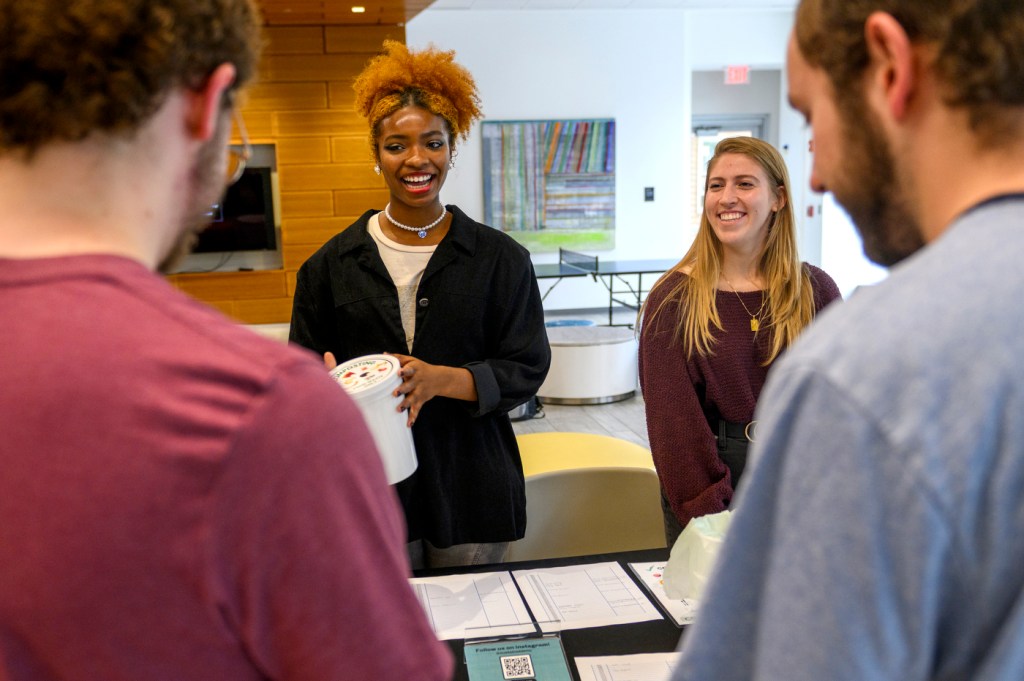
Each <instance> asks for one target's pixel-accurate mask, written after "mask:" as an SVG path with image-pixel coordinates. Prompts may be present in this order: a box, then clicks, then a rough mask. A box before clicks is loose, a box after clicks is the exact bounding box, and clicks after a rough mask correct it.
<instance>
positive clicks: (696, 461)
mask: <svg viewBox="0 0 1024 681" xmlns="http://www.w3.org/2000/svg"><path fill="white" fill-rule="evenodd" d="M806 267H807V268H808V270H809V272H810V275H811V283H812V286H813V288H814V303H815V309H816V310H821V308H822V307H824V306H825V305H827V304H828V303H830V302H832V301H833V300H836V299H837V298H839V297H840V295H839V289H838V287H837V286H836V284H835V282H834V281H832V278H831V277H829V276H828V275H827V274H825V272H824V271H822V270H820V269H818V268H817V267H814V266H813V265H806ZM685 276H686V275H685V274H682V273H681V272H677V273H673V274H672V275H670V277H669V278H667V279H666V280H665V281H664V282H662V284H661V285H660V286H658V287H656V288H655V290H653V291H651V294H650V297H649V299H648V301H647V310H648V311H649V312H648V313H647V314H646V315H645V319H644V323H643V325H642V327H641V333H640V355H639V369H640V387H641V389H642V391H643V395H644V402H645V406H646V410H647V433H648V436H649V439H650V444H651V453H652V454H653V456H654V465H655V467H656V468H657V469H658V477H659V478H660V480H661V488H662V491H663V492H664V493H665V496H666V497H667V498H668V500H669V503H671V505H672V509H673V510H674V511H675V514H676V517H677V518H678V519H679V522H680V523H681V524H682V525H683V527H685V526H686V524H687V523H688V522H690V519H691V518H696V517H699V516H702V515H707V514H709V513H717V512H719V511H723V510H725V509H726V508H727V507H728V505H729V502H730V501H731V500H732V494H733V488H732V483H731V482H730V479H729V469H728V468H727V467H726V465H725V464H724V463H722V460H721V459H720V458H719V457H718V448H717V445H716V438H717V433H716V432H715V433H713V432H712V430H711V426H710V425H709V423H708V417H711V418H714V417H715V415H717V417H718V418H721V419H724V420H726V421H731V422H733V423H747V422H749V421H750V420H751V419H753V416H754V407H755V406H756V404H757V398H758V396H759V395H760V394H761V388H762V387H763V386H764V381H765V378H766V376H767V374H768V369H769V367H766V366H763V362H764V359H765V357H766V356H767V353H768V351H769V350H770V340H771V334H770V333H767V332H766V331H765V329H766V327H767V323H766V322H765V321H762V324H761V331H759V332H758V333H757V334H756V336H755V334H754V332H753V331H751V329H750V316H751V314H756V313H757V311H758V309H759V308H760V307H761V301H762V292H761V291H750V292H746V293H739V294H736V293H733V292H732V291H718V293H717V294H716V297H715V304H716V305H717V306H718V314H719V316H720V317H721V320H722V326H723V327H725V331H724V332H719V331H717V330H713V333H714V336H715V338H716V342H715V344H714V346H713V348H712V349H713V352H714V354H713V355H708V356H701V355H698V354H697V353H694V356H693V357H691V358H690V359H689V361H687V359H686V353H685V351H684V350H683V348H682V346H681V345H680V343H679V342H677V341H673V340H672V337H673V334H674V329H675V325H676V323H677V320H678V319H679V309H678V305H677V304H675V303H669V304H667V305H666V306H665V307H664V309H662V311H661V313H660V314H658V315H657V316H656V317H654V319H653V320H649V319H648V317H647V315H649V314H650V313H651V312H653V311H654V310H657V309H658V306H659V305H661V302H662V300H663V299H664V297H665V295H666V294H668V292H669V291H671V289H672V288H673V287H674V285H675V284H676V283H677V282H678V281H679V278H680V277H685ZM741 298H742V303H741V302H740V299H741ZM744 305H746V309H744V307H743V306H744ZM748 310H749V313H748ZM763 318H764V315H763V314H762V319H763Z"/></svg>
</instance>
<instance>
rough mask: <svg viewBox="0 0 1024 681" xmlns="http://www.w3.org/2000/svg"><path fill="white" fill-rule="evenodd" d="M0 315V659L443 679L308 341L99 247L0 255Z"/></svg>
mask: <svg viewBox="0 0 1024 681" xmlns="http://www.w3.org/2000/svg"><path fill="white" fill-rule="evenodd" d="M0 319H2V320H3V322H2V323H0V376H2V377H3V380H4V387H3V389H2V390H0V434H2V435H0V471H2V472H0V677H2V678H3V679H8V680H10V681H21V680H27V679H32V680H33V681H49V680H57V679H103V680H104V681H120V680H128V679H147V681H159V680H167V681H171V680H173V681H180V680H182V679H218V681H236V680H237V681H242V680H245V681H248V680H251V679H359V680H360V681H364V680H365V679H385V678H396V679H397V678H401V679H446V678H448V677H449V675H450V672H451V668H452V667H451V665H452V661H451V656H450V654H449V653H448V651H447V648H445V647H444V646H443V645H441V644H439V643H438V642H437V640H436V638H435V636H434V635H433V632H432V631H431V628H430V626H429V624H428V623H427V621H426V618H425V616H424V614H423V612H422V609H421V607H420V605H419V603H418V601H417V600H416V597H415V595H414V594H413V592H412V590H411V589H410V587H409V584H408V576H409V573H408V568H407V567H406V558H405V552H404V538H405V529H404V525H403V521H402V517H401V512H400V510H399V508H398V505H397V500H396V498H395V496H394V494H393V493H392V491H391V489H390V488H389V487H388V486H387V484H386V482H385V479H384V472H383V468H382V466H381V463H380V460H379V458H378V455H377V452H376V449H375V447H374V445H373V441H372V438H371V436H370V434H369V431H368V430H367V429H366V427H365V425H364V423H363V421H362V419H361V417H360V415H359V412H358V410H357V408H356V407H355V405H354V404H353V403H352V402H351V401H350V400H349V399H348V398H347V397H346V396H345V395H344V391H343V390H342V389H341V388H340V387H339V386H337V385H336V384H334V383H333V381H331V380H330V378H329V377H328V376H327V374H326V372H325V371H324V369H323V366H322V364H321V363H320V362H319V361H318V359H317V358H315V357H313V356H312V355H311V354H308V353H306V352H305V351H302V350H299V349H296V348H291V347H287V346H285V345H284V344H281V343H276V342H273V341H269V340H266V339H264V338H261V337H259V336H257V335H256V334H253V333H251V332H250V331H248V330H246V329H244V328H241V327H240V326H239V325H237V324H232V323H230V322H229V321H227V320H226V319H224V318H223V317H221V316H220V315H219V314H218V313H216V312H214V311H213V310H210V309H208V308H206V307H205V306H202V305H200V304H198V303H196V302H195V301H192V300H191V299H189V298H187V297H186V296H184V295H183V294H181V293H179V292H177V291H175V290H174V289H173V288H172V287H171V286H169V285H168V284H167V283H166V282H165V281H163V280H162V279H161V278H160V277H158V276H155V275H153V274H152V273H150V272H148V271H147V270H145V269H144V268H143V267H142V266H140V265H139V264H137V263H135V262H133V261H130V260H126V259H123V258H118V257H112V256H80V257H68V258H54V259H42V260H0Z"/></svg>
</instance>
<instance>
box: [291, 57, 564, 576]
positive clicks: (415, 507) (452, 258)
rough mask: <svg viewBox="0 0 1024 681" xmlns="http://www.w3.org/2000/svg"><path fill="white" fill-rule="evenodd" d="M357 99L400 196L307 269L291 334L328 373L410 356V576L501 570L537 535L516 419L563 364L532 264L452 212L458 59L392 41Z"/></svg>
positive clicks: (474, 107)
mask: <svg viewBox="0 0 1024 681" xmlns="http://www.w3.org/2000/svg"><path fill="white" fill-rule="evenodd" d="M355 93H356V110H357V111H359V112H360V113H361V114H362V115H363V116H365V117H366V118H367V122H368V124H369V132H370V144H371V152H372V154H373V158H374V160H375V161H376V164H377V166H376V168H377V172H378V173H380V174H381V175H382V177H383V178H384V182H385V184H386V185H387V187H388V191H389V194H390V202H389V203H388V204H387V205H386V206H385V207H384V210H383V211H380V210H369V211H367V212H366V213H364V214H363V216H362V217H360V218H359V220H358V221H357V222H356V223H355V224H353V225H352V226H350V227H348V228H347V229H345V230H344V231H343V232H341V233H340V234H338V235H337V236H335V237H333V238H332V239H330V240H329V241H328V242H327V243H326V244H325V245H324V246H323V247H321V248H320V249H319V250H318V251H317V252H316V253H314V254H313V255H312V256H311V257H310V259H309V260H308V261H307V262H306V263H304V264H303V266H302V268H301V269H300V270H299V274H298V283H297V285H296V290H295V305H294V307H293V313H292V326H291V340H292V341H293V342H295V343H298V344H299V345H302V346H304V347H307V348H310V349H312V350H314V351H316V352H317V353H320V354H323V355H325V359H326V362H327V364H328V366H331V365H333V363H334V362H335V360H337V361H342V360H348V359H352V358H354V357H359V356H361V355H366V354H372V353H378V352H381V351H386V352H389V353H392V354H394V355H396V356H397V357H398V359H399V361H400V362H401V365H402V367H401V370H400V375H401V376H402V381H403V382H402V385H401V387H400V388H399V389H398V392H399V393H400V394H401V395H403V396H404V397H403V399H402V402H401V403H400V405H399V406H400V408H402V409H405V410H407V411H408V421H407V422H408V425H409V427H411V428H412V435H413V439H414V441H415V443H416V453H417V457H418V459H419V468H418V469H417V471H416V472H415V473H414V474H413V475H412V477H411V478H409V479H408V480H405V481H402V482H401V483H399V484H398V485H397V491H398V494H399V497H400V498H401V500H402V505H403V508H404V510H405V517H406V523H407V525H408V527H409V534H408V537H409V556H410V559H411V561H412V564H413V566H414V567H419V566H425V567H442V566H449V565H465V564H478V563H496V562H501V561H503V560H504V558H505V555H506V553H507V549H508V543H509V542H510V541H513V540H516V539H520V538H522V536H523V533H524V532H525V530H526V494H525V482H524V480H523V468H522V462H521V460H520V458H519V449H518V447H517V445H516V438H515V433H514V432H513V430H512V424H511V422H510V421H509V418H508V411H509V410H510V409H512V408H513V407H515V406H516V405H518V404H521V403H523V402H525V401H526V400H527V399H529V398H530V397H531V396H533V395H535V394H536V392H537V389H538V388H539V387H540V384H541V383H542V382H543V381H544V377H545V376H546V375H547V371H548V365H549V363H550V359H551V351H550V349H549V347H548V343H547V336H546V334H545V332H544V309H543V306H542V304H541V299H540V292H539V290H538V287H537V280H536V278H535V277H534V273H533V265H532V264H531V262H530V254H529V253H528V252H527V251H526V249H525V248H523V247H522V246H520V245H519V244H517V243H516V242H515V241H513V240H512V239H511V238H510V237H509V236H508V235H507V234H505V233H503V232H501V231H500V230H496V229H493V228H491V227H488V226H486V225H482V224H480V223H478V222H476V221H475V220H473V219H472V218H470V217H469V216H467V215H466V214H465V213H463V212H462V211H461V210H459V209H458V208H457V207H456V206H452V205H448V206H446V205H444V204H443V203H442V202H441V199H440V192H441V188H442V186H443V185H444V181H445V178H446V177H447V176H448V170H449V168H450V167H451V165H452V161H453V157H454V153H455V143H456V141H457V140H460V139H465V138H466V135H467V134H468V133H469V128H470V125H471V124H472V123H473V121H474V120H476V119H477V118H478V117H479V116H480V109H479V104H478V100H477V94H476V84H475V83H474V82H473V78H472V76H470V74H469V72H468V71H466V70H465V69H464V68H463V67H461V66H459V65H458V64H456V63H455V62H454V53H452V52H449V51H443V50H437V49H432V48H431V49H425V50H419V51H410V50H409V49H408V48H407V47H406V46H405V45H402V44H401V43H396V42H393V41H386V42H385V43H384V53H383V54H381V55H378V56H377V57H375V58H374V59H373V60H372V61H371V62H370V64H369V65H368V66H367V67H366V69H365V70H364V71H363V72H362V73H361V74H360V75H359V77H358V78H357V79H356V81H355Z"/></svg>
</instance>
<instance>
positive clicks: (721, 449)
mask: <svg viewBox="0 0 1024 681" xmlns="http://www.w3.org/2000/svg"><path fill="white" fill-rule="evenodd" d="M788 187H789V174H788V172H787V171H786V165H785V162H784V161H783V160H782V157H781V155H780V154H779V152H778V151H777V150H776V149H775V148H774V147H772V146H771V145H770V144H768V143H767V142H763V141H761V140H758V139H756V138H753V137H734V138H729V139H725V140H722V141H721V142H719V143H718V145H717V146H716V147H715V153H714V156H713V157H712V158H711V160H710V161H709V162H708V174H707V182H706V184H705V195H704V211H703V214H702V215H701V221H700V228H699V230H698V232H697V237H696V239H694V242H693V245H692V246H691V247H690V250H689V251H687V253H686V255H685V256H683V259H682V260H680V261H679V264H678V265H676V266H675V267H674V268H673V269H672V270H670V271H668V272H666V273H665V275H664V276H663V277H662V278H661V279H660V280H658V282H657V283H656V284H655V286H654V289H653V290H652V291H651V294H650V296H649V297H648V299H647V302H646V304H645V305H644V309H643V311H642V312H641V326H640V384H641V387H642V389H643V395H644V400H645V403H646V409H647V430H648V435H649V438H650V443H651V451H652V453H653V455H654V463H655V466H656V467H657V469H658V477H659V478H660V480H661V488H662V504H663V507H664V511H665V535H666V539H667V540H668V541H669V546H671V545H672V543H674V542H675V539H676V537H678V535H679V533H680V531H681V530H682V528H683V527H685V526H686V524H687V523H688V522H689V521H690V519H691V518H695V517H698V516H702V515H706V514H709V513H717V512H719V511H722V510H725V509H726V508H728V506H729V502H730V501H731V500H732V496H733V492H734V490H735V488H736V485H737V483H738V482H739V480H740V477H741V475H742V473H743V468H744V465H745V463H746V453H747V445H748V443H749V441H750V439H751V438H752V437H753V435H754V425H753V424H752V423H751V421H752V419H753V415H754V407H755V405H756V404H757V398H758V395H759V394H760V392H761V387H762V386H763V385H764V381H765V377H766V375H767V373H768V369H769V368H770V367H771V365H772V363H773V362H774V361H775V360H776V359H777V358H778V356H779V354H780V353H782V352H783V351H784V350H785V349H786V348H787V347H788V346H789V345H790V344H791V343H792V342H793V340H794V339H795V338H796V337H797V335H798V334H799V333H800V332H801V330H803V328H804V327H805V326H807V324H809V323H810V322H811V320H812V319H813V318H814V315H815V314H817V312H818V311H819V310H821V308H822V307H824V306H825V305H827V304H828V303H830V302H832V301H833V300H836V299H837V298H839V297H840V296H839V290H838V288H837V287H836V284H835V282H834V281H832V279H831V277H829V276H828V275H827V274H825V272H823V271H822V270H820V269H818V268H817V267H814V266H813V265H808V264H806V263H801V262H800V259H799V257H798V255H797V250H796V233H795V232H796V229H795V220H794V216H793V208H792V205H791V204H790V201H789V193H788Z"/></svg>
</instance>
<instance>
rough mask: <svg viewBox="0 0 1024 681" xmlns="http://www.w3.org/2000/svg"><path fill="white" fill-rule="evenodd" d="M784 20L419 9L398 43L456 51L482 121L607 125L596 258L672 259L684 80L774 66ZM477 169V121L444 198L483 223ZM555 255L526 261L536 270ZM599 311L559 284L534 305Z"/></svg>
mask: <svg viewBox="0 0 1024 681" xmlns="http://www.w3.org/2000/svg"><path fill="white" fill-rule="evenodd" d="M791 23H792V12H791V11H784V10H778V11H748V12H743V13H737V12H736V11H731V12H730V11H724V10H723V11H718V10H517V11H507V10H472V11H466V10H445V9H435V10H432V9H427V10H425V11H423V12H421V13H420V14H419V15H418V16H417V17H416V18H414V19H413V20H412V21H410V22H409V24H408V25H407V26H406V41H407V42H408V44H409V45H410V46H411V47H417V48H422V47H425V46H426V45H428V44H433V45H435V46H437V47H439V48H442V49H451V50H455V52H456V59H457V61H458V62H459V63H461V64H462V65H463V66H465V67H466V68H468V69H469V71H470V72H471V73H472V74H473V76H474V77H475V79H476V81H477V85H478V86H479V88H480V95H481V99H482V102H483V111H484V117H485V118H486V119H488V120H516V119H518V120H525V119H550V118H583V117H610V118H614V119H615V121H616V135H617V140H616V205H615V210H616V245H615V248H614V250H612V251H608V252H601V253H600V256H601V257H602V258H608V259H620V260H622V259H646V258H677V257H681V256H682V254H683V253H684V252H685V250H686V249H687V247H688V246H689V244H690V242H691V241H692V239H693V232H692V228H690V227H689V226H688V224H687V219H686V216H687V215H688V214H689V210H690V206H689V201H690V198H689V192H688V191H687V188H688V187H689V182H690V170H689V165H690V161H689V159H690V117H691V109H692V106H691V101H690V100H691V96H690V92H691V82H692V76H691V73H692V71H693V70H695V69H696V70H710V69H721V68H723V67H724V66H726V65H727V64H748V65H750V66H751V68H757V69H780V68H782V66H783V63H784V60H785V45H786V40H787V38H788V34H789V29H790V26H791ZM784 97H785V94H784V88H782V93H781V94H780V95H779V98H780V99H782V98H784ZM775 109H776V110H778V111H779V121H778V130H779V132H778V135H779V146H780V148H782V149H784V154H785V155H786V156H787V163H789V164H790V171H791V173H792V174H793V178H792V179H793V182H794V185H799V186H806V173H805V172H804V167H805V165H806V161H805V158H804V157H805V155H806V152H805V150H806V146H807V145H806V139H807V133H806V131H805V130H804V128H803V125H802V122H801V121H800V120H799V118H798V117H797V116H795V114H793V113H792V112H791V111H790V109H789V107H788V105H784V104H781V105H780V102H775ZM722 113H729V112H722ZM481 166H482V159H481V149H480V141H479V126H477V127H476V128H475V129H474V130H473V132H472V133H471V136H470V138H469V139H468V140H467V142H465V143H463V144H462V145H461V147H460V148H459V151H458V158H457V159H456V167H455V170H453V171H452V173H451V174H449V176H448V181H447V184H446V185H445V188H444V191H443V193H442V198H443V200H444V201H445V202H448V203H455V204H458V205H459V206H460V207H461V208H462V209H463V210H465V211H466V212H467V213H468V214H469V215H470V216H472V217H474V218H477V219H481V218H482V216H483V180H482V168H481ZM644 187H654V189H655V200H654V201H653V202H644V200H643V191H644ZM803 201H804V196H803V195H802V193H801V195H799V196H795V197H794V205H795V206H796V207H797V208H798V215H799V214H800V213H802V212H803ZM818 203H820V199H819V200H818ZM803 231H804V232H808V234H806V235H804V234H802V238H805V239H806V240H807V245H806V246H805V245H804V244H803V243H802V244H801V255H802V256H803V257H804V259H806V260H810V261H811V262H818V258H819V253H820V233H819V234H815V233H814V231H815V230H813V229H805V230H803ZM817 231H819V232H820V228H818V230H817ZM556 259H557V256H556V255H555V254H537V255H535V256H534V262H537V263H542V262H553V261H554V260H556ZM602 294H603V295H602ZM605 304H607V294H606V293H604V290H603V289H602V288H601V287H599V286H597V285H595V284H593V283H589V282H587V281H585V280H575V281H573V280H566V281H564V282H563V283H561V284H560V285H559V286H558V288H557V289H555V290H554V291H553V292H552V293H551V295H550V296H549V297H548V299H547V301H546V302H545V307H546V308H547V309H549V310H559V309H574V308H587V307H600V306H602V305H605Z"/></svg>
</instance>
